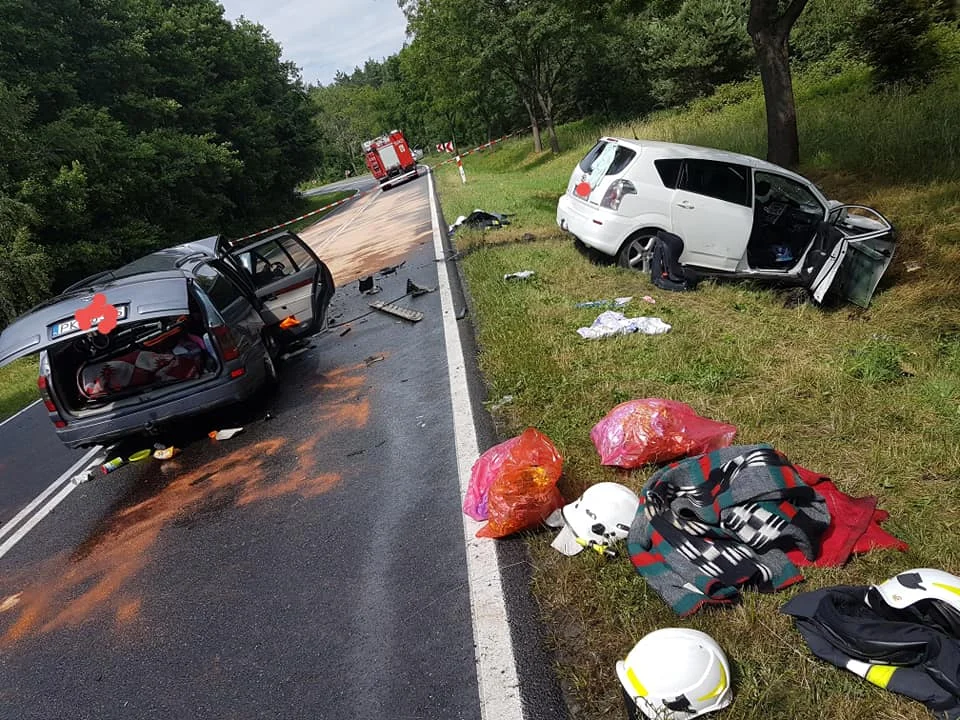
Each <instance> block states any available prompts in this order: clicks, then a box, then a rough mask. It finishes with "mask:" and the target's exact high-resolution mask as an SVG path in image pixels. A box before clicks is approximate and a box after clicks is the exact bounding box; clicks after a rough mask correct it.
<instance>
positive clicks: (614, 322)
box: [577, 310, 671, 340]
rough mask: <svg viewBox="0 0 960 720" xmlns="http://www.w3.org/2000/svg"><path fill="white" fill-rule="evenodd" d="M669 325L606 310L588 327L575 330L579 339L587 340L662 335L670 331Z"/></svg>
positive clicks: (654, 319) (658, 320)
mask: <svg viewBox="0 0 960 720" xmlns="http://www.w3.org/2000/svg"><path fill="white" fill-rule="evenodd" d="M670 327H671V326H670V325H668V324H667V323H665V322H664V321H663V320H661V319H660V318H656V317H635V318H628V317H626V316H624V314H623V313H620V312H616V311H614V310H607V311H606V312H603V313H600V315H598V316H597V319H596V320H594V321H593V325H591V326H590V327H582V328H580V329H578V330H577V333H579V335H580V337H582V338H585V339H587V340H596V339H597V338H604V337H611V336H613V335H629V334H630V333H643V334H644V335H662V334H663V333H665V332H669V331H670Z"/></svg>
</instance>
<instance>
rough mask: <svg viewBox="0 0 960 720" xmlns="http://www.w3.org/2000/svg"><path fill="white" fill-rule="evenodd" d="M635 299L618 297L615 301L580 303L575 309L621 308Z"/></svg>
mask: <svg viewBox="0 0 960 720" xmlns="http://www.w3.org/2000/svg"><path fill="white" fill-rule="evenodd" d="M631 300H633V297H632V296H631V297H618V298H614V299H613V300H588V301H586V302H579V303H577V304H576V305H575V306H574V307H577V308H604V309H607V308H619V307H623V306H624V305H626V304H628V303H629V302H630V301H631Z"/></svg>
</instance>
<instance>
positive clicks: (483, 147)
mask: <svg viewBox="0 0 960 720" xmlns="http://www.w3.org/2000/svg"><path fill="white" fill-rule="evenodd" d="M532 127H533V125H527V126H526V127H525V128H522V129H520V130H514V131H513V132H511V133H507V134H506V135H503V136H501V137H498V138H497V139H496V140H489V141H487V142H485V143H484V144H483V145H478V146H477V147H475V148H473V150H467V151H466V152H462V153H460V154H459V155H458V156H457V157H452V158H450V159H449V160H444V161H443V162H439V163H437V164H436V165H431V166H430V169H431V170H433V169H435V168H438V167H441V166H443V165H447V164H448V163H452V162H457V158H465V157H466V156H467V155H470V154H472V153H475V152H480V151H481V150H486V149H487V148H488V147H491V146H493V145H496V144H497V143H501V142H503V141H504V140H506V139H508V138H512V137H514V136H515V135H522V134H523V133H525V132H527V130H529V129H530V128H532Z"/></svg>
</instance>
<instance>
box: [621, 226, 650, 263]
mask: <svg viewBox="0 0 960 720" xmlns="http://www.w3.org/2000/svg"><path fill="white" fill-rule="evenodd" d="M656 241H657V233H656V232H655V231H652V230H642V231H640V232H638V233H637V234H635V235H631V236H630V237H629V238H627V241H626V242H625V243H624V244H623V246H622V247H621V248H620V252H619V253H617V265H619V266H620V267H622V268H628V269H630V270H639V271H640V272H648V271H649V270H650V259H651V258H652V257H653V245H654V243H655V242H656Z"/></svg>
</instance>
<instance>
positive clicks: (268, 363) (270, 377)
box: [262, 330, 280, 385]
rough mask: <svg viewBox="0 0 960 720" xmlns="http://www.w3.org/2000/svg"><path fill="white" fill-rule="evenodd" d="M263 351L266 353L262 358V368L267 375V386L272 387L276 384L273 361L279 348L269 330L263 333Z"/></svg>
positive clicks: (275, 364)
mask: <svg viewBox="0 0 960 720" xmlns="http://www.w3.org/2000/svg"><path fill="white" fill-rule="evenodd" d="M262 337H263V349H264V350H265V351H266V352H265V353H264V356H263V367H264V370H265V371H266V375H267V383H266V384H267V385H273V384H275V383H276V382H277V377H278V375H277V363H276V361H275V360H274V358H275V357H277V356H278V355H279V354H280V346H279V344H278V343H277V339H276V337H274V335H273V333H272V332H270V331H269V330H265V331H264V332H263V336H262Z"/></svg>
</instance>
